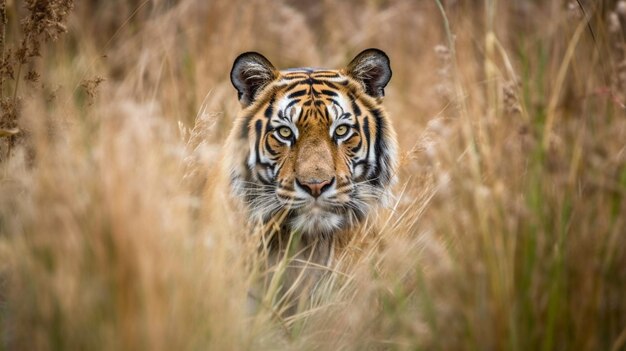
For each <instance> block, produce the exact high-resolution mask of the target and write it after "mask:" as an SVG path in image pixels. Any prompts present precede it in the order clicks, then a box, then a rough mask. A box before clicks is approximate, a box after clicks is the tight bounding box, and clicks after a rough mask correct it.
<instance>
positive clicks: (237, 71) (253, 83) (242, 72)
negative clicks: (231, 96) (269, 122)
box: [230, 52, 278, 107]
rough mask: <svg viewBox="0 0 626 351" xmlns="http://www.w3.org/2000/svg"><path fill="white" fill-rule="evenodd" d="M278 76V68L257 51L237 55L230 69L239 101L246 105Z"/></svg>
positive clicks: (231, 79)
mask: <svg viewBox="0 0 626 351" xmlns="http://www.w3.org/2000/svg"><path fill="white" fill-rule="evenodd" d="M276 77H278V72H277V71H276V68H274V66H273V65H272V63H271V62H270V61H269V60H268V59H266V58H265V57H264V56H263V55H261V54H259V53H257V52H245V53H243V54H241V55H239V56H237V58H236V59H235V62H234V63H233V68H232V70H231V71H230V81H231V82H232V83H233V86H234V87H235V89H237V94H238V96H239V102H241V104H242V105H243V106H244V107H247V106H248V105H250V104H251V103H252V102H253V101H254V98H255V96H256V94H257V93H258V92H259V90H260V89H262V88H263V87H265V86H266V85H267V84H269V83H270V82H271V81H273V80H274V79H276Z"/></svg>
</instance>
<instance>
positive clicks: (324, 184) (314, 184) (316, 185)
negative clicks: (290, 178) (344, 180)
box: [296, 177, 335, 198]
mask: <svg viewBox="0 0 626 351" xmlns="http://www.w3.org/2000/svg"><path fill="white" fill-rule="evenodd" d="M334 181H335V178H334V177H333V178H332V179H329V180H317V179H312V180H308V181H300V180H299V179H298V178H296V183H298V185H299V186H300V187H301V188H302V189H304V190H306V192H307V193H309V194H311V196H313V197H314V198H318V197H319V196H320V195H322V193H323V192H324V191H326V190H328V189H330V186H331V185H332V184H333V182H334Z"/></svg>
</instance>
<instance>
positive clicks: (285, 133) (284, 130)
mask: <svg viewBox="0 0 626 351" xmlns="http://www.w3.org/2000/svg"><path fill="white" fill-rule="evenodd" d="M278 134H280V136H281V137H283V138H290V137H291V134H292V133H291V129H290V128H289V127H280V128H278Z"/></svg>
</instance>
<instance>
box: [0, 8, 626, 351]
mask: <svg viewBox="0 0 626 351" xmlns="http://www.w3.org/2000/svg"><path fill="white" fill-rule="evenodd" d="M1 4H2V6H3V7H2V11H0V12H2V16H1V17H2V18H0V25H2V33H0V34H1V39H2V42H1V43H0V51H1V53H2V56H1V57H0V58H1V60H0V93H1V94H2V96H1V100H0V109H1V113H2V115H1V116H0V133H1V134H0V350H204V349H210V350H309V349H311V350H313V349H315V350H317V349H328V350H366V349H373V350H377V349H391V350H515V351H524V350H544V351H549V350H611V351H617V350H626V110H625V106H624V104H625V103H626V1H617V0H595V1H594V0H587V1H583V0H580V1H563V0H555V1H542V0H514V1H502V0H501V1H498V0H484V1H479V0H465V1H458V0H457V1H455V0H448V1H443V0H442V1H441V2H440V1H439V0H431V1H412V0H367V1H331V0H322V1H310V2H309V1H297V0H280V1H270V0H253V1H244V0H213V1H193V0H181V1H173V0H145V1H140V0H132V1H121V0H108V1H104V0H83V1H77V2H76V3H75V4H72V1H71V0H50V1H42V0H13V1H6V0H3V1H2V2H1ZM369 47H378V48H380V49H382V50H384V51H385V52H387V54H388V55H389V56H390V58H391V64H392V69H393V78H392V79H391V82H390V85H389V86H388V88H387V89H386V97H385V106H386V108H387V110H388V112H389V114H390V115H391V116H392V120H393V123H394V125H395V128H396V130H397V131H398V136H399V141H400V146H401V162H400V164H401V167H400V174H399V182H398V184H397V185H396V189H395V194H396V199H395V202H394V203H393V205H392V207H391V208H390V209H387V210H386V211H384V213H381V215H380V216H379V219H378V221H379V222H380V223H379V224H380V227H381V228H382V229H381V232H380V236H379V237H377V238H368V240H369V239H373V241H375V242H376V244H375V245H373V246H370V247H369V248H368V249H367V250H365V251H363V252H360V253H359V254H357V255H355V257H354V259H353V260H352V261H351V262H350V264H345V265H343V266H341V267H340V268H338V269H337V270H335V271H333V272H331V273H330V274H329V276H328V279H327V281H326V282H325V283H326V284H325V285H324V289H320V291H318V293H317V294H316V295H315V296H314V300H313V302H312V303H311V304H310V305H307V306H301V308H300V310H299V311H297V313H296V314H294V315H292V316H289V317H285V315H283V314H281V313H280V311H279V310H278V308H279V307H278V306H279V304H277V302H276V299H278V296H277V295H276V294H275V293H274V292H273V291H266V292H261V297H262V298H261V301H260V303H259V304H258V306H257V308H255V309H252V308H250V307H249V294H250V292H251V291H253V290H254V289H255V286H256V283H255V282H256V281H258V279H259V276H260V275H262V274H263V273H264V268H263V267H264V263H263V261H262V259H259V257H258V255H256V251H255V243H254V242H250V241H253V240H248V241H245V240H244V241H242V240H240V238H241V235H240V234H241V230H242V225H241V217H239V218H235V219H234V220H233V219H229V217H228V216H226V217H223V218H224V219H223V220H221V221H220V220H214V219H211V218H216V217H217V218H221V217H220V216H216V215H211V214H216V213H220V212H219V211H221V210H222V208H220V205H219V202H215V201H211V200H210V199H207V196H204V195H203V192H202V191H200V190H201V189H204V188H206V187H210V185H211V181H212V179H213V175H214V170H215V167H216V163H217V162H218V160H219V158H220V157H221V151H220V150H221V148H222V145H223V141H224V139H225V137H226V135H227V133H228V131H229V129H230V126H231V123H232V121H233V118H234V116H235V114H236V113H237V111H238V109H239V104H238V102H237V98H236V92H235V90H234V88H233V87H232V85H231V83H230V81H229V72H230V68H231V65H232V62H233V60H234V58H235V57H236V56H237V55H238V54H239V53H241V52H244V51H251V50H254V51H259V52H261V53H263V54H264V55H265V56H267V57H268V58H269V59H270V60H272V62H273V63H274V65H276V66H277V67H280V68H287V67H297V66H318V67H331V68H339V67H342V66H344V65H345V64H347V62H348V61H349V60H350V59H351V58H352V57H353V56H354V55H356V54H357V53H358V52H360V51H361V50H362V49H365V48H369Z"/></svg>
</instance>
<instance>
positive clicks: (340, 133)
mask: <svg viewBox="0 0 626 351" xmlns="http://www.w3.org/2000/svg"><path fill="white" fill-rule="evenodd" d="M347 132H348V127H347V126H345V125H344V126H339V127H337V128H336V129H335V135H336V136H344V135H346V133H347Z"/></svg>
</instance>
